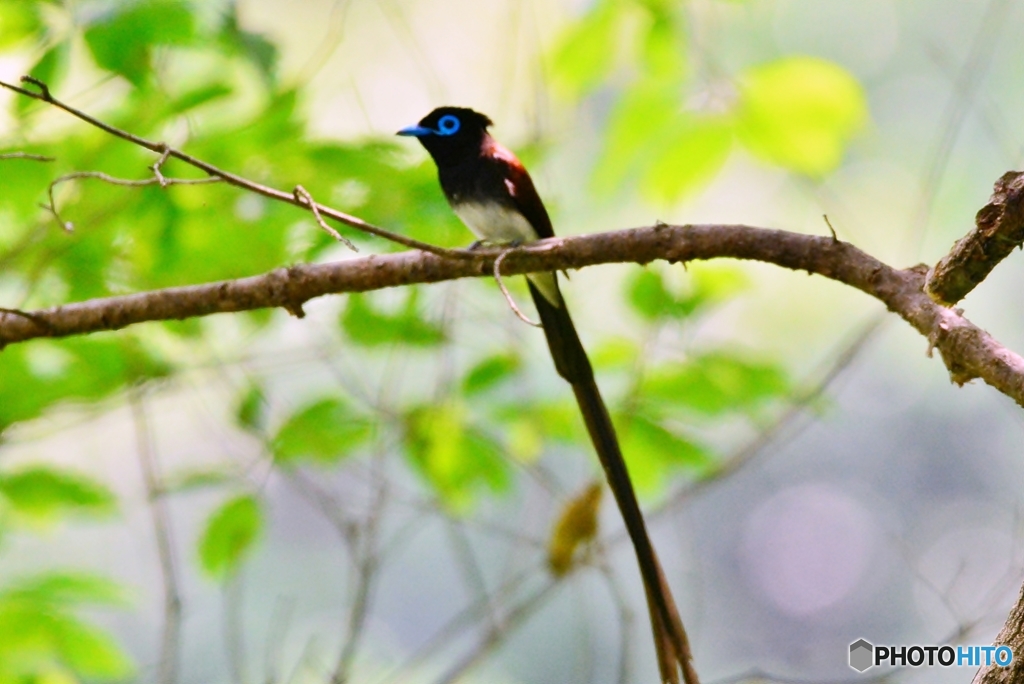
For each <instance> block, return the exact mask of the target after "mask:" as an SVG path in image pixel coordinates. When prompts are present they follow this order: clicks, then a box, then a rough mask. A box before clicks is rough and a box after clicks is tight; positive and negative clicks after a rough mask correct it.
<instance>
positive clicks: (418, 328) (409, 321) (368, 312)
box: [341, 288, 445, 347]
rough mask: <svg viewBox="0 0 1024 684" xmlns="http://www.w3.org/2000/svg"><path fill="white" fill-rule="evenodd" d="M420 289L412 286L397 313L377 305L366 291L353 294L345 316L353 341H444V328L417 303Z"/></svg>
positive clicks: (369, 344) (426, 343)
mask: <svg viewBox="0 0 1024 684" xmlns="http://www.w3.org/2000/svg"><path fill="white" fill-rule="evenodd" d="M418 293H419V290H418V289H416V288H412V289H410V291H409V293H408V295H406V299H405V304H404V305H403V307H402V310H401V311H400V312H399V313H397V314H387V313H383V312H381V311H379V310H376V309H374V308H373V307H372V306H371V305H370V300H369V298H368V297H366V296H365V295H360V294H352V295H349V298H348V303H347V305H346V306H345V311H344V312H343V313H342V316H341V325H342V328H343V329H344V330H345V334H346V335H348V337H349V339H351V340H352V341H353V342H356V343H357V344H361V345H364V346H367V347H375V346H379V345H382V344H405V345H411V346H416V347H427V346H433V345H437V344H440V343H441V342H444V340H445V335H444V330H442V329H441V328H440V327H438V326H436V325H433V324H431V323H429V322H427V321H426V320H424V319H423V317H422V315H421V313H420V311H419V307H418V305H417V300H418V296H419V295H418Z"/></svg>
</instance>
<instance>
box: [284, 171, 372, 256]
mask: <svg viewBox="0 0 1024 684" xmlns="http://www.w3.org/2000/svg"><path fill="white" fill-rule="evenodd" d="M293 192H294V193H295V198H296V199H298V200H299V201H300V202H301V203H302V204H303V205H305V206H307V207H309V210H310V211H312V212H313V216H314V218H316V223H317V225H318V226H320V228H321V229H323V231H324V232H325V233H327V234H328V235H330V236H331V237H332V238H334V239H335V240H337V241H338V242H341V243H344V245H345V246H346V247H348V248H349V249H351V250H352V251H353V252H358V251H359V250H358V249H357V248H356V246H355V245H353V244H352V241H351V240H349V239H348V238H347V237H345V236H344V235H342V234H341V233H339V232H338V231H336V230H334V229H333V228H331V227H330V226H329V225H327V222H326V221H324V217H323V216H321V215H320V209H319V207H318V205H317V203H316V202H314V201H313V196H312V195H310V194H309V191H308V190H306V188H304V187H302V186H301V185H296V186H295V190H293Z"/></svg>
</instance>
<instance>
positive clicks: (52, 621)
mask: <svg viewBox="0 0 1024 684" xmlns="http://www.w3.org/2000/svg"><path fill="white" fill-rule="evenodd" d="M56 668H60V669H67V670H70V671H71V673H73V674H74V675H75V676H76V677H78V678H86V679H96V680H111V679H123V678H125V677H128V676H129V675H130V674H131V673H132V664H131V661H130V660H129V658H128V657H127V656H126V655H125V653H124V651H122V650H121V648H120V647H119V646H118V645H117V642H115V641H114V640H113V639H112V638H111V637H110V635H109V634H107V633H106V632H103V631H101V630H99V629H97V628H96V627H93V626H91V625H88V624H86V623H84V622H82V621H81V620H79V619H78V618H76V617H74V616H73V615H71V614H69V613H68V612H66V611H64V610H62V609H61V608H60V607H59V606H56V605H54V604H53V603H51V602H42V603H39V602H36V601H35V600H33V599H32V598H31V597H24V596H17V597H8V596H0V681H4V682H21V681H46V679H45V678H38V677H45V675H47V674H52V673H53V671H54V670H55V669H56Z"/></svg>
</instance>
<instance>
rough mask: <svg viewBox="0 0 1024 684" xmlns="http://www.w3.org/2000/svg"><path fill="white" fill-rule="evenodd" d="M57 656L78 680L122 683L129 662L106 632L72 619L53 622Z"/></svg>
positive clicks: (126, 674) (126, 673)
mask: <svg viewBox="0 0 1024 684" xmlns="http://www.w3.org/2000/svg"><path fill="white" fill-rule="evenodd" d="M54 627H55V632H56V636H57V644H58V652H59V653H60V655H61V659H62V660H63V661H64V662H65V663H67V665H68V667H70V668H71V669H72V670H73V671H74V672H76V673H77V674H78V675H79V676H80V677H88V678H96V679H124V678H125V677H127V676H128V675H130V674H131V673H132V670H133V667H132V662H131V660H130V659H129V658H128V656H127V654H125V652H124V651H123V650H122V649H121V647H120V646H119V645H118V643H117V641H115V640H114V638H113V637H111V636H110V635H109V634H107V633H106V632H104V631H102V630H100V629H98V628H96V627H93V626H92V625H88V624H86V623H84V622H81V621H79V620H76V619H72V618H64V619H60V620H57V621H55V625H54Z"/></svg>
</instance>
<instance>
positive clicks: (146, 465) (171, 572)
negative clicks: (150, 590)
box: [128, 387, 181, 684]
mask: <svg viewBox="0 0 1024 684" xmlns="http://www.w3.org/2000/svg"><path fill="white" fill-rule="evenodd" d="M128 402H129V405H130V406H131V411H132V422H133V423H134V424H135V439H136V443H137V454H138V458H139V465H140V466H141V469H142V479H143V482H144V484H145V487H146V500H147V502H148V504H149V513H150V517H151V519H152V524H153V536H154V537H155V538H156V550H157V558H158V559H159V562H160V576H161V580H162V582H163V590H164V624H163V635H162V636H161V638H160V662H159V665H158V671H157V682H158V684H175V682H177V680H178V663H179V660H180V657H181V653H180V644H181V593H180V591H179V589H178V584H179V580H178V571H177V567H176V565H175V562H174V541H173V538H172V534H171V516H170V513H169V511H168V510H167V501H166V500H165V499H164V498H163V497H162V496H160V492H161V491H162V490H163V481H162V477H161V475H160V466H159V464H158V462H157V458H156V454H154V453H153V446H152V432H151V430H150V428H149V420H148V418H147V415H146V408H145V405H144V404H143V397H142V390H141V388H139V387H135V388H133V389H132V390H131V392H129V395H128Z"/></svg>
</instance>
